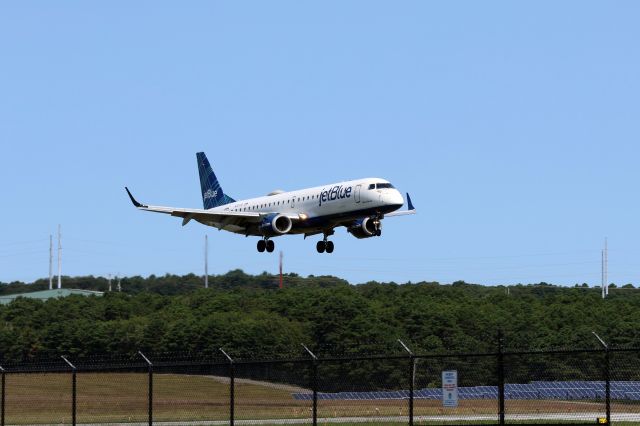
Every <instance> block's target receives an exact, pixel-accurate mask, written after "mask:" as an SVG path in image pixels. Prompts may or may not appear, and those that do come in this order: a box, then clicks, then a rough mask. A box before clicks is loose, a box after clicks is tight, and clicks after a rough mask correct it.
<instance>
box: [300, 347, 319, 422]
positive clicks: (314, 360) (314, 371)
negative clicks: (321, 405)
mask: <svg viewBox="0 0 640 426" xmlns="http://www.w3.org/2000/svg"><path fill="white" fill-rule="evenodd" d="M302 347H303V348H304V350H305V351H307V353H308V354H309V355H311V389H312V390H313V426H318V357H317V356H315V355H314V353H313V352H311V351H310V350H309V348H307V347H306V346H305V345H302Z"/></svg>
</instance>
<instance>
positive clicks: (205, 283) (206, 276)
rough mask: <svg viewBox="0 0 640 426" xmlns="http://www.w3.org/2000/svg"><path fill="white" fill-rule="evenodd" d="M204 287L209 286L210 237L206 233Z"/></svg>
mask: <svg viewBox="0 0 640 426" xmlns="http://www.w3.org/2000/svg"><path fill="white" fill-rule="evenodd" d="M204 288H209V237H208V235H207V234H204Z"/></svg>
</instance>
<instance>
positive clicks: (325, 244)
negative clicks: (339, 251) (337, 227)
mask: <svg viewBox="0 0 640 426" xmlns="http://www.w3.org/2000/svg"><path fill="white" fill-rule="evenodd" d="M329 235H333V230H331V232H330V233H325V234H324V239H323V240H322V241H318V243H317V244H316V250H318V253H324V252H327V253H329V254H331V253H333V248H334V247H333V241H327V237H329Z"/></svg>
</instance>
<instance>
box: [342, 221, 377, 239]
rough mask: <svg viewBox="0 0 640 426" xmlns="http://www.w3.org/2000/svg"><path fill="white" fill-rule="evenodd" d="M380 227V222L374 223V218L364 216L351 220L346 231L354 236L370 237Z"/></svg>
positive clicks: (374, 234)
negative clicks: (351, 223)
mask: <svg viewBox="0 0 640 426" xmlns="http://www.w3.org/2000/svg"><path fill="white" fill-rule="evenodd" d="M376 225H377V226H376ZM381 227H382V222H380V221H378V222H377V223H376V220H375V219H372V218H370V217H365V218H364V219H358V220H356V221H355V222H353V225H351V226H349V227H348V228H347V231H349V233H350V234H351V235H353V236H354V237H356V238H371V237H375V236H376V235H377V231H379V230H380V228H381Z"/></svg>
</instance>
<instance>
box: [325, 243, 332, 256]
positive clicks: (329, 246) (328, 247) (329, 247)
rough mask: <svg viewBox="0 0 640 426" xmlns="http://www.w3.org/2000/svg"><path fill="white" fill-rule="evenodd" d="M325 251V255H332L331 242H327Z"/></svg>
mask: <svg viewBox="0 0 640 426" xmlns="http://www.w3.org/2000/svg"><path fill="white" fill-rule="evenodd" d="M326 250H327V253H333V241H327V244H326Z"/></svg>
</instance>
